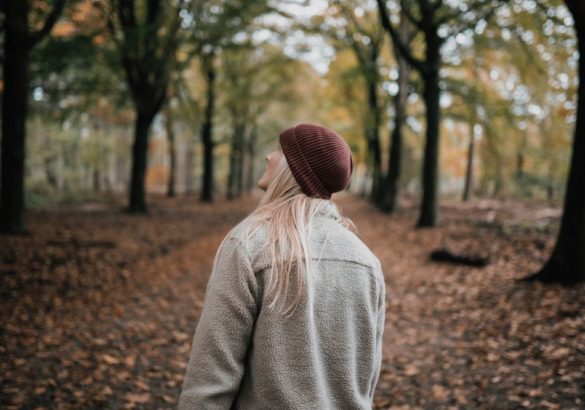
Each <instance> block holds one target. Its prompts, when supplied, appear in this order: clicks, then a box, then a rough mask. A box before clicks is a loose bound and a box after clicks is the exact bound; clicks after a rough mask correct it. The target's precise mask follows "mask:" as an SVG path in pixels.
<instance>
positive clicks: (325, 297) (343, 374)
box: [178, 203, 386, 410]
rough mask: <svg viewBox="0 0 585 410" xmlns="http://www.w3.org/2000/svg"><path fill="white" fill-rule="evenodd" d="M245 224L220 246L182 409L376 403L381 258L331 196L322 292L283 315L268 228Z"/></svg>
mask: <svg viewBox="0 0 585 410" xmlns="http://www.w3.org/2000/svg"><path fill="white" fill-rule="evenodd" d="M241 225H242V223H240V224H238V225H237V226H236V227H235V228H234V229H233V230H232V231H231V232H230V233H229V234H228V239H227V240H226V242H225V243H224V246H223V247H221V248H220V249H218V252H219V256H218V261H217V265H216V267H215V269H214V270H213V271H212V273H211V275H210V278H209V281H208V283H207V288H206V293H205V303H204V306H203V311H202V313H201V317H200V319H199V322H198V323H197V326H196V330H195V334H194V337H193V344H192V348H191V353H190V357H189V361H188V365H187V369H186V375H185V379H184V382H183V386H182V392H181V395H180V398H179V407H178V408H179V410H187V409H250V410H261V409H271V410H273V409H283V410H286V409H303V410H304V409H319V410H323V409H371V408H372V401H373V395H374V390H375V387H376V384H377V382H378V376H379V373H380V366H381V361H382V335H383V329H384V319H385V307H386V287H385V284H384V277H383V274H382V268H381V265H380V261H379V259H378V258H377V257H376V256H375V255H374V254H373V253H372V252H371V251H370V249H369V248H368V247H367V246H366V245H365V244H364V243H363V242H362V241H361V240H360V239H359V238H358V237H357V236H356V235H355V234H354V233H353V232H351V231H350V230H348V229H347V228H345V227H344V226H343V225H341V224H340V223H339V214H338V213H337V211H336V209H335V208H334V207H333V204H331V203H328V204H327V206H326V207H325V208H324V209H322V210H321V211H320V212H319V213H318V214H317V215H316V216H315V218H314V219H313V224H312V227H313V232H312V237H311V241H312V249H313V250H314V251H313V252H314V254H313V256H312V260H313V263H314V269H315V270H314V272H315V275H314V278H315V279H314V284H313V288H312V289H313V292H314V297H313V299H312V301H307V300H306V299H303V301H302V302H301V304H300V305H299V307H298V308H297V310H296V311H295V313H294V314H293V315H292V316H291V317H289V318H284V317H280V316H278V314H277V312H274V311H272V310H269V309H268V303H269V301H271V300H272V299H271V298H269V297H268V296H269V295H268V294H266V295H265V294H264V284H265V281H266V280H267V279H268V277H267V268H268V267H269V266H270V260H269V255H268V250H267V249H263V250H262V251H259V249H260V247H261V246H262V244H264V243H265V241H266V233H265V231H264V230H259V231H258V232H257V233H255V234H254V235H253V236H252V240H250V241H247V242H248V243H242V242H241V241H240V240H238V239H237V238H236V237H235V234H237V232H238V230H239V228H240V226H241ZM315 250H317V251H316V252H315ZM319 257H320V260H319ZM265 274H266V275H265ZM265 276H266V277H265ZM266 283H267V282H266ZM292 292H293V293H292V295H294V294H295V293H294V292H295V287H294V286H293V287H292ZM289 300H292V299H289Z"/></svg>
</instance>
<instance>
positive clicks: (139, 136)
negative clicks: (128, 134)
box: [128, 107, 154, 214]
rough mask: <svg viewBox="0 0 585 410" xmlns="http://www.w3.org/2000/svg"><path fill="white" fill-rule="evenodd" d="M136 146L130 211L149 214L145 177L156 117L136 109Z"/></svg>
mask: <svg viewBox="0 0 585 410" xmlns="http://www.w3.org/2000/svg"><path fill="white" fill-rule="evenodd" d="M136 113H137V114H136V122H135V129H134V145H133V146H132V173H131V176H130V198H129V203H130V205H129V207H128V210H129V211H130V212H131V213H143V214H145V213H147V212H148V208H147V206H146V193H145V184H144V182H145V176H146V165H147V157H148V138H149V133H150V126H151V124H152V120H153V119H154V115H153V114H152V113H144V112H141V111H139V110H138V107H137V108H136Z"/></svg>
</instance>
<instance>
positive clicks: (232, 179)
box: [226, 120, 240, 199]
mask: <svg viewBox="0 0 585 410" xmlns="http://www.w3.org/2000/svg"><path fill="white" fill-rule="evenodd" d="M239 128H240V124H239V123H238V121H237V120H234V129H233V132H232V140H231V141H230V156H229V170H228V182H227V194H226V197H227V199H233V198H234V197H235V196H236V195H235V189H236V178H237V175H236V174H237V169H236V168H237V164H238V133H239V132H240V131H239Z"/></svg>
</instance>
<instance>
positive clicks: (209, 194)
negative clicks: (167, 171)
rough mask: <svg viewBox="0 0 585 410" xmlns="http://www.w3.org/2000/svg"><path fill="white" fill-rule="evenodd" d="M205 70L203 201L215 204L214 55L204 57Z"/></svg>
mask: <svg viewBox="0 0 585 410" xmlns="http://www.w3.org/2000/svg"><path fill="white" fill-rule="evenodd" d="M202 60H203V69H204V71H205V78H206V80H207V104H206V107H205V118H204V121H203V127H202V129H201V139H202V140H203V186H202V189H201V200H202V201H204V202H213V188H214V187H213V146H214V142H213V111H214V104H215V90H214V87H215V68H214V66H213V60H214V54H213V53H210V54H206V55H204V56H203V57H202Z"/></svg>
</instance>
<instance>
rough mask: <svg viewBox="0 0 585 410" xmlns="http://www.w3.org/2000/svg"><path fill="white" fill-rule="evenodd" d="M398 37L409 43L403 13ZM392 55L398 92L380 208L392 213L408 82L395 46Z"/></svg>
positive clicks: (405, 66) (396, 195)
mask: <svg viewBox="0 0 585 410" xmlns="http://www.w3.org/2000/svg"><path fill="white" fill-rule="evenodd" d="M398 35H399V37H400V38H401V41H403V42H404V44H408V43H409V37H410V26H409V24H408V20H407V18H406V17H405V16H404V14H402V15H401V17H400V28H399V33H398ZM394 55H395V57H396V60H397V61H398V93H397V94H396V95H395V96H394V129H393V130H392V134H391V138H390V152H389V154H388V173H387V174H386V188H385V198H384V202H383V204H382V210H383V211H384V212H386V213H392V212H394V211H395V210H396V207H397V202H398V189H399V186H400V170H401V167H402V127H403V125H404V123H405V122H406V102H407V98H408V83H409V75H410V67H409V65H408V63H407V61H406V60H405V59H404V57H402V55H401V54H400V53H399V52H398V50H397V49H396V48H394Z"/></svg>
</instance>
